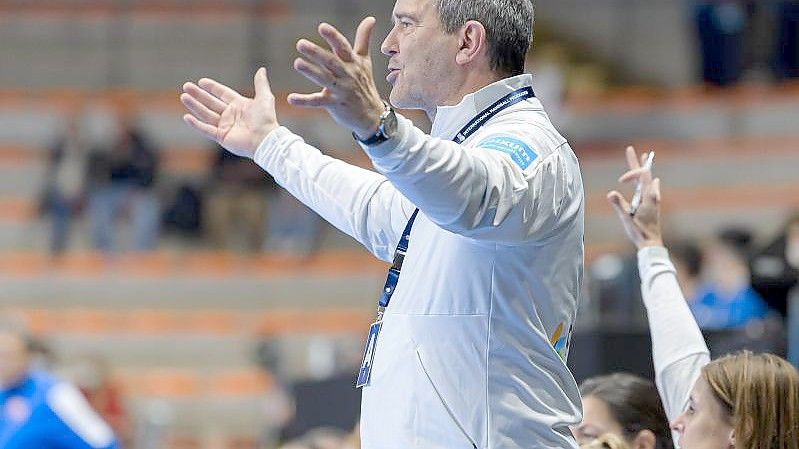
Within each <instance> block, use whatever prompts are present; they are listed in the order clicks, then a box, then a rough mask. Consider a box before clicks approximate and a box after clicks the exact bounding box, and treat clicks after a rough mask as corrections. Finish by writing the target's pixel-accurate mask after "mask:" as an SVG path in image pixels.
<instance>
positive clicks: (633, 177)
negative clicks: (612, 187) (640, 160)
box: [619, 167, 652, 185]
mask: <svg viewBox="0 0 799 449" xmlns="http://www.w3.org/2000/svg"><path fill="white" fill-rule="evenodd" d="M637 180H640V181H641V182H642V183H643V184H644V185H646V184H648V183H649V182H651V181H652V172H651V171H650V170H649V169H647V168H643V167H639V168H636V169H634V170H629V171H627V172H626V173H624V174H623V175H621V176H619V182H630V181H637Z"/></svg>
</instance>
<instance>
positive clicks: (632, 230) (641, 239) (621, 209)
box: [608, 147, 663, 249]
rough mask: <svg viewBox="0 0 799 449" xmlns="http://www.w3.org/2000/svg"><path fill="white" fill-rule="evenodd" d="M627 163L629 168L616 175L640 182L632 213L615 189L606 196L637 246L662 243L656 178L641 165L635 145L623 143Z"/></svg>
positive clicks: (658, 184) (622, 180) (624, 180)
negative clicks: (638, 196)
mask: <svg viewBox="0 0 799 449" xmlns="http://www.w3.org/2000/svg"><path fill="white" fill-rule="evenodd" d="M626 156H627V165H628V168H629V170H628V171H627V172H626V173H624V174H623V175H621V177H619V182H622V183H627V182H633V181H638V182H639V183H640V186H641V203H640V206H639V207H638V210H637V211H636V212H635V214H634V215H631V214H630V212H631V210H632V209H631V205H630V203H628V202H627V200H626V199H625V198H624V196H623V195H622V194H621V193H619V192H618V191H616V190H613V191H611V192H609V193H608V200H609V201H610V204H611V205H612V206H613V210H615V211H616V215H617V216H618V217H619V220H620V221H621V223H622V225H623V226H624V232H625V234H627V238H629V239H630V241H632V242H633V243H634V244H635V246H636V247H637V248H639V249H640V248H643V247H645V246H663V237H662V231H661V226H660V179H657V178H655V179H652V172H651V171H650V169H649V168H648V167H647V166H646V163H645V162H644V165H643V166H642V165H641V163H640V162H639V160H638V156H637V155H636V153H635V148H633V147H627V152H626Z"/></svg>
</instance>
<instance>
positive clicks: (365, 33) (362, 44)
mask: <svg viewBox="0 0 799 449" xmlns="http://www.w3.org/2000/svg"><path fill="white" fill-rule="evenodd" d="M374 29H375V18H374V17H371V16H370V17H367V18H365V19H363V20H362V21H361V24H360V25H358V30H357V31H355V46H354V47H353V50H354V51H355V54H357V55H360V56H369V39H370V38H371V37H372V31H373V30H374Z"/></svg>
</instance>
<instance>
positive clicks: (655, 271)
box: [608, 147, 799, 449]
mask: <svg viewBox="0 0 799 449" xmlns="http://www.w3.org/2000/svg"><path fill="white" fill-rule="evenodd" d="M627 162H628V165H629V171H628V172H626V173H625V174H624V175H622V176H621V177H620V178H619V181H620V182H631V181H640V184H641V192H642V195H641V198H642V200H641V203H640V207H639V208H638V209H637V210H636V211H634V212H633V213H631V207H630V204H629V203H628V202H627V200H625V198H624V197H623V196H622V195H621V194H620V193H619V192H617V191H612V192H610V193H609V194H608V200H610V203H611V204H612V205H613V208H614V209H615V211H616V214H617V215H618V216H619V219H620V220H621V222H622V224H623V225H624V230H625V233H626V234H627V237H628V238H629V239H630V240H631V241H632V242H633V243H634V244H635V246H636V247H637V248H638V268H639V271H640V274H641V290H642V293H643V298H644V304H645V306H646V309H647V315H648V318H649V327H650V332H651V334H652V357H653V360H654V365H655V376H656V383H657V387H658V391H659V393H660V397H661V399H662V401H663V405H664V408H665V410H666V414H667V416H668V417H669V419H670V420H672V423H671V427H672V429H673V430H674V431H676V432H677V433H678V434H679V439H678V441H677V445H678V446H679V447H681V448H682V449H730V448H734V449H799V373H798V372H797V370H796V368H795V367H793V366H792V365H790V364H789V363H788V362H787V361H785V360H783V359H781V358H779V357H777V356H774V355H771V354H752V353H751V352H741V353H737V354H733V355H728V356H726V357H722V358H720V359H717V360H714V361H712V362H711V361H710V352H709V351H708V349H707V345H706V344H705V341H704V339H703V337H702V334H701V333H700V331H699V327H698V326H697V325H696V321H695V320H694V318H693V316H692V315H691V312H690V310H689V309H688V305H687V304H686V302H685V298H684V297H683V295H682V292H681V291H680V289H679V286H678V285H677V278H676V272H675V269H674V265H673V264H672V263H671V261H670V260H669V256H668V252H667V251H666V248H664V247H663V239H662V234H661V226H660V180H659V179H654V180H653V179H652V174H651V172H650V170H649V169H647V168H645V167H642V164H641V162H640V161H639V160H638V157H637V156H636V154H635V150H634V149H633V148H632V147H630V148H628V149H627Z"/></svg>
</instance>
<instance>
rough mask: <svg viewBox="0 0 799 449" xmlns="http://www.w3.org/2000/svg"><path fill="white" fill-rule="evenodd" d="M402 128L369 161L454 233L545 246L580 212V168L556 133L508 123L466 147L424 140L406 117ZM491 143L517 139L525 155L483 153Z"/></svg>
mask: <svg viewBox="0 0 799 449" xmlns="http://www.w3.org/2000/svg"><path fill="white" fill-rule="evenodd" d="M530 116H532V117H533V118H534V119H535V118H536V116H535V114H534V113H531V114H530ZM398 121H399V127H398V133H397V136H396V137H395V138H393V139H391V140H389V141H387V142H385V143H383V144H382V145H379V146H376V147H373V148H368V149H367V154H368V155H369V156H370V157H371V159H372V162H373V163H374V166H375V168H376V169H377V170H378V171H379V172H381V173H382V174H384V175H385V176H386V177H387V178H388V179H389V180H390V181H391V183H392V184H393V185H394V186H396V188H397V189H398V190H399V191H400V192H402V194H403V195H405V196H406V197H407V198H408V199H409V200H410V201H411V202H413V203H414V204H415V205H416V206H417V207H419V209H420V210H421V211H422V212H423V213H424V214H425V215H426V216H427V217H428V218H429V219H430V220H431V221H433V222H434V223H436V224H437V225H438V226H440V227H442V228H444V229H447V230H448V231H450V232H454V233H456V234H461V235H464V236H467V237H471V238H477V239H484V240H489V241H495V242H501V243H518V242H524V241H532V240H541V239H544V238H546V237H547V236H549V235H551V234H552V232H553V231H555V230H556V228H557V225H558V223H563V222H571V221H572V220H570V219H569V218H570V217H576V216H577V215H578V214H579V213H580V211H581V210H580V205H581V201H580V199H581V198H582V180H580V179H575V178H574V174H575V173H576V174H578V175H579V168H578V167H577V165H578V164H577V160H576V158H575V157H574V154H573V153H572V151H571V149H570V148H569V146H568V144H567V143H566V141H565V140H564V139H563V138H562V137H561V136H560V135H558V134H557V133H555V132H554V130H552V129H551V127H549V126H538V124H537V123H535V121H534V120H529V119H528V120H527V121H518V122H517V121H514V120H510V121H508V120H506V121H501V122H499V123H498V124H494V125H492V126H487V127H486V128H485V129H484V130H481V132H479V133H477V134H476V135H475V136H474V137H472V138H471V139H470V140H469V141H467V142H466V144H464V145H461V144H457V143H455V142H452V141H450V140H444V139H441V138H435V137H430V136H428V135H425V134H424V133H423V132H422V131H421V130H419V129H418V128H415V127H414V126H413V124H412V123H411V122H410V121H409V120H407V119H405V118H403V117H401V116H398ZM492 136H503V138H505V137H506V138H509V139H514V141H515V142H518V143H519V144H520V146H519V147H518V148H520V149H519V150H518V151H517V152H516V153H514V154H513V156H509V155H508V154H507V153H503V152H501V151H496V150H495V149H489V148H485V147H483V146H482V145H481V142H484V141H486V140H489V139H490V138H491V137H492ZM528 150H529V151H528ZM528 156H529V157H530V159H529V165H525V164H528V161H525V160H524V158H525V157H528ZM520 161H521V162H520Z"/></svg>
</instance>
